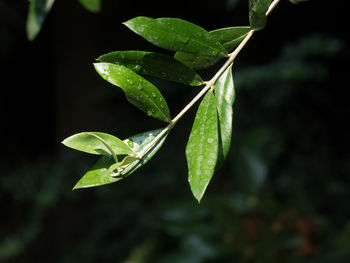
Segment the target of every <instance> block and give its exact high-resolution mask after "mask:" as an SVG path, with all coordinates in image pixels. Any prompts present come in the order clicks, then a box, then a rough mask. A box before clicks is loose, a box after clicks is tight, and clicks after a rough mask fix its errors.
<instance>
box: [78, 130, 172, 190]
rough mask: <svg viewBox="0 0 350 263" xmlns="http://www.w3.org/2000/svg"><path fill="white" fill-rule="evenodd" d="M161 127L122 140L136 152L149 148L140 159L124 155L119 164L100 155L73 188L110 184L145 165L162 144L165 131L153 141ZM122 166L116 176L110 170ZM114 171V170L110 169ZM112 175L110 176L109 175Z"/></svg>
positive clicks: (111, 158)
mask: <svg viewBox="0 0 350 263" xmlns="http://www.w3.org/2000/svg"><path fill="white" fill-rule="evenodd" d="M162 130H163V129H157V130H153V131H148V132H143V133H140V134H137V135H134V136H131V137H130V138H128V139H125V140H124V143H125V144H128V145H129V146H130V148H131V149H132V150H133V151H134V152H137V153H140V152H142V151H144V150H145V149H148V148H149V151H148V152H147V154H145V156H144V157H143V158H142V159H138V158H135V157H131V156H126V157H125V158H124V159H123V160H122V161H121V162H120V163H119V165H118V164H116V163H115V161H114V159H113V157H112V156H110V155H109V156H102V157H101V158H100V159H99V160H98V161H97V162H96V164H95V165H94V166H93V167H92V169H91V170H90V171H88V172H87V173H86V174H85V175H84V176H83V177H82V178H81V179H80V180H79V182H78V183H77V184H76V185H75V186H74V189H78V188H87V187H95V186H100V185H105V184H111V183H114V182H117V181H120V180H122V179H123V178H125V177H127V176H129V175H130V174H132V173H133V172H135V171H136V170H137V169H138V168H140V167H142V166H143V165H145V164H146V163H147V162H148V161H149V160H150V159H151V158H152V157H153V156H154V155H155V154H156V152H157V151H158V150H159V149H160V147H161V146H162V145H163V143H164V141H165V139H166V137H167V133H166V134H165V135H164V136H163V137H162V138H161V139H160V140H159V141H158V142H155V141H154V139H155V137H156V136H157V135H158V134H159V133H160V132H162ZM124 165H127V166H126V167H123V169H122V170H120V171H118V172H119V173H118V174H117V175H118V176H113V174H111V170H113V169H116V168H119V167H121V166H124ZM112 172H115V171H112ZM111 175H112V176H111Z"/></svg>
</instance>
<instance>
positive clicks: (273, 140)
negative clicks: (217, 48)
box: [0, 0, 350, 263]
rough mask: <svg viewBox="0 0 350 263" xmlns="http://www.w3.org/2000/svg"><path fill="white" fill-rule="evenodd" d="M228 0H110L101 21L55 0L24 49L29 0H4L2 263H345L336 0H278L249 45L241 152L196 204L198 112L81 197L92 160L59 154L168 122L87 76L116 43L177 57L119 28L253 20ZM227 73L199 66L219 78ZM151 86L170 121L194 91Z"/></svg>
mask: <svg viewBox="0 0 350 263" xmlns="http://www.w3.org/2000/svg"><path fill="white" fill-rule="evenodd" d="M230 3H234V1H224V0H220V1H194V0H193V1H182V0H178V1H160V2H159V1H124V0H119V1H103V6H102V10H101V12H100V13H97V14H93V13H90V12H88V11H87V10H86V9H84V8H83V7H82V6H81V5H79V3H78V2H77V1H59V0H57V1H56V3H55V4H54V6H53V8H52V11H51V12H50V14H49V15H48V17H47V20H46V21H45V24H44V26H43V28H42V31H41V33H40V34H39V35H38V37H37V38H36V39H35V40H34V41H33V42H28V41H27V39H26V35H25V21H26V13H27V8H28V4H27V1H20V0H0V62H1V63H0V67H1V71H0V72H1V73H0V83H1V96H0V107H1V108H0V112H1V113H0V114H1V116H0V117H1V118H0V120H1V123H2V125H1V127H2V128H1V153H2V155H1V176H0V205H1V217H0V262H45V261H46V262H47V261H48V262H127V263H130V262H133V263H134V262H179V263H180V262H181V263H187V262H191V263H192V262H194V263H196V262H348V260H349V259H350V221H349V215H350V206H349V202H348V200H349V197H350V194H349V187H350V184H349V179H350V178H349V172H350V155H349V146H350V140H349V134H350V129H349V127H348V126H349V125H348V123H349V120H350V118H349V116H350V108H349V103H348V92H347V89H348V84H347V74H348V73H347V69H348V65H349V64H348V63H349V55H350V54H349V50H348V41H349V40H348V23H347V16H348V14H347V10H346V9H345V8H344V7H343V6H342V5H341V4H342V2H341V1H316V0H311V1H309V2H306V3H302V4H299V5H293V4H291V3H289V2H288V1H287V0H284V1H283V0H281V3H280V4H279V5H278V6H277V8H276V9H275V10H274V11H273V13H272V14H271V17H270V18H269V22H268V25H267V27H266V28H265V29H264V30H263V31H261V32H257V33H256V34H255V35H254V36H253V38H252V39H251V40H250V41H249V43H248V44H247V45H246V47H245V48H244V50H243V51H242V52H241V53H240V54H239V56H238V57H237V60H236V63H235V65H234V78H235V86H236V92H237V94H236V102H235V105H234V111H235V114H234V132H233V138H232V146H231V151H230V154H229V156H228V159H227V160H226V163H225V165H224V166H223V167H222V169H221V170H220V171H219V172H218V173H217V174H215V175H214V177H213V180H212V182H211V185H210V186H209V188H208V189H207V193H206V195H205V197H204V199H203V202H202V203H201V205H198V204H197V203H196V201H195V199H194V198H193V197H192V196H191V193H190V190H189V186H188V184H187V167H186V159H185V154H184V149H185V145H186V142H187V138H188V135H189V132H190V130H191V124H192V122H193V118H194V114H195V109H193V110H192V111H191V112H190V113H189V114H187V115H186V116H185V117H184V118H183V119H182V120H181V121H180V122H179V124H178V125H177V127H176V128H175V129H174V130H173V132H172V133H171V134H170V135H169V136H168V139H167V141H166V142H165V144H164V145H163V147H162V149H161V150H160V151H159V153H158V154H157V155H156V156H155V157H154V158H153V159H152V161H150V162H149V163H148V164H147V165H146V166H145V167H144V168H142V169H141V170H139V171H137V172H136V173H135V174H134V175H133V176H131V177H129V178H128V179H127V180H124V181H122V182H120V183H117V184H113V185H109V186H105V187H99V188H95V189H86V190H81V191H74V192H72V191H71V189H72V187H73V186H74V184H75V183H76V182H77V180H78V179H79V178H80V177H81V176H82V175H83V174H84V172H85V171H86V170H87V169H89V167H91V165H92V164H93V163H94V161H95V159H96V158H95V157H94V156H89V155H86V154H83V153H79V152H75V151H73V150H70V149H68V148H65V147H64V146H63V145H62V144H61V143H60V142H61V141H62V140H63V139H64V138H66V137H68V136H70V135H72V134H74V133H78V132H81V131H103V132H107V133H111V134H114V135H116V136H117V137H119V138H126V137H129V136H131V135H133V134H136V133H139V132H143V131H147V130H151V129H155V128H160V127H162V126H164V124H163V123H160V122H158V121H156V120H152V119H150V118H148V117H147V116H145V115H144V114H143V113H142V112H141V111H139V110H137V109H136V108H135V107H134V106H132V105H130V104H128V103H127V101H126V99H125V97H124V95H123V93H122V91H121V90H120V89H118V88H115V87H112V86H111V85H109V84H108V83H107V82H105V81H104V80H102V79H101V78H100V77H99V76H98V75H97V73H96V72H95V71H94V69H93V66H92V63H93V62H94V59H95V58H97V57H98V56H100V55H102V54H104V53H107V52H110V51H114V50H138V49H139V50H148V51H161V52H166V53H169V52H167V51H163V50H160V49H159V48H157V47H154V46H152V45H151V44H149V43H148V42H146V41H145V40H143V39H142V38H141V37H139V36H137V35H135V34H134V33H132V32H131V31H129V30H128V29H127V28H126V27H125V26H123V25H122V22H124V21H126V20H128V19H130V18H133V17H135V16H139V15H144V16H149V17H178V18H182V19H185V20H188V21H190V22H193V23H195V24H197V25H200V26H202V27H204V28H205V29H207V30H213V29H216V28H221V27H227V26H240V25H242V26H243V25H248V23H249V21H248V15H247V11H248V4H247V1H244V0H242V1H238V3H237V4H236V5H230ZM169 54H171V53H169ZM218 66H220V65H218ZM218 66H214V67H213V68H211V69H208V70H205V71H201V72H200V74H201V75H202V77H203V78H204V79H209V78H210V77H211V76H212V75H213V74H214V73H215V71H216V70H217V68H218ZM151 81H152V82H153V83H155V84H156V86H157V87H159V89H160V90H161V92H162V93H163V94H164V96H165V97H166V98H167V101H168V104H169V107H170V110H171V113H172V116H175V114H176V113H177V112H178V111H179V110H181V108H182V107H184V106H185V105H186V103H187V102H189V100H190V99H191V98H192V97H193V96H194V95H195V94H196V93H197V92H198V91H199V90H198V88H194V87H188V86H182V85H179V84H174V83H169V82H165V81H161V80H158V79H151Z"/></svg>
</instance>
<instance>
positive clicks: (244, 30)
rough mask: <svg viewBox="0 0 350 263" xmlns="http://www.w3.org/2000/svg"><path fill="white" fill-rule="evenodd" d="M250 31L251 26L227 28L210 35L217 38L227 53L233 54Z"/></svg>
mask: <svg viewBox="0 0 350 263" xmlns="http://www.w3.org/2000/svg"><path fill="white" fill-rule="evenodd" d="M249 30H250V27H249V26H240V27H225V28H220V29H216V30H213V31H210V32H209V34H210V35H211V36H212V37H215V38H216V39H217V40H218V41H219V42H220V43H221V44H222V45H223V46H224V48H225V49H226V51H227V52H231V51H232V50H233V49H234V48H235V47H237V46H238V45H239V43H241V41H242V40H243V38H244V37H245V36H246V35H247V34H248V32H249Z"/></svg>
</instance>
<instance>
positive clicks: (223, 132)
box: [214, 67, 235, 165]
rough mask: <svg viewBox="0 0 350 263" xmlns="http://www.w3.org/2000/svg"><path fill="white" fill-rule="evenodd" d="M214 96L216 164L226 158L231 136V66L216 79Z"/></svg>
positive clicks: (233, 94) (232, 100)
mask: <svg viewBox="0 0 350 263" xmlns="http://www.w3.org/2000/svg"><path fill="white" fill-rule="evenodd" d="M214 88H215V97H216V100H217V110H218V115H219V154H218V164H219V165H220V164H221V163H222V162H223V161H224V160H225V158H226V156H227V153H228V151H229V149H230V145H231V136H232V121H233V120H232V116H233V110H232V105H233V102H234V100H235V90H234V83H233V78H232V67H229V68H228V69H227V70H226V71H225V72H224V73H223V74H222V75H221V77H220V78H219V79H218V80H217V81H216V83H215V85H214Z"/></svg>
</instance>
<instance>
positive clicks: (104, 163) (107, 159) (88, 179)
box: [73, 156, 123, 190]
mask: <svg viewBox="0 0 350 263" xmlns="http://www.w3.org/2000/svg"><path fill="white" fill-rule="evenodd" d="M114 163H115V162H114V159H113V157H112V156H102V157H101V158H100V159H98V160H97V162H96V164H95V165H94V166H93V167H92V168H91V170H90V171H88V172H87V173H86V174H84V176H83V177H82V178H81V179H80V180H79V181H78V183H77V184H76V185H75V186H74V188H73V190H75V189H79V188H87V187H94V186H99V185H105V184H111V183H115V182H117V181H120V180H122V179H123V178H121V177H113V176H110V175H109V170H108V169H109V167H110V166H111V165H113V164H114Z"/></svg>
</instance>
